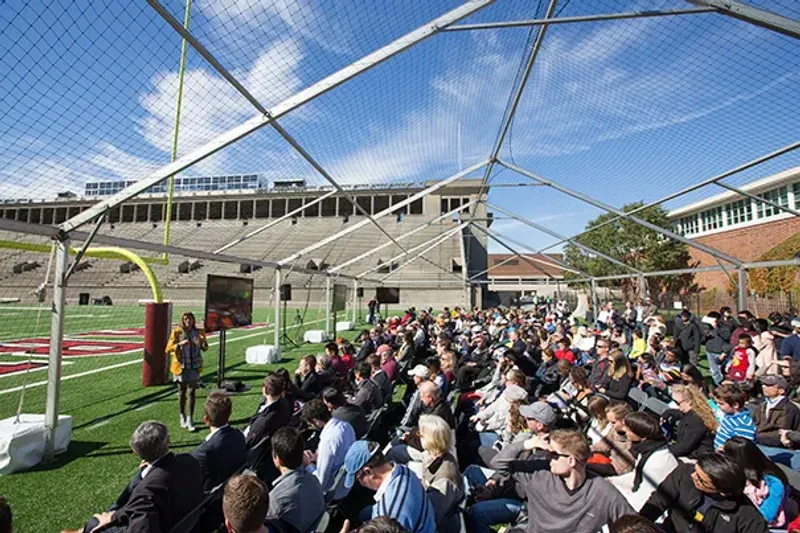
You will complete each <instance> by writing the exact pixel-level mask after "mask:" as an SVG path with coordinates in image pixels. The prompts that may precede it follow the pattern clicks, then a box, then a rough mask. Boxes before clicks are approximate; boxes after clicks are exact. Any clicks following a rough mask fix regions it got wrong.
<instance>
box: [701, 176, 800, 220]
mask: <svg viewBox="0 0 800 533" xmlns="http://www.w3.org/2000/svg"><path fill="white" fill-rule="evenodd" d="M715 185H717V186H719V187H722V188H723V189H727V190H729V191H732V192H735V193H736V194H741V195H742V196H746V197H747V198H750V199H751V200H755V201H756V202H758V203H761V204H766V205H768V206H771V207H773V208H775V209H778V210H779V211H783V212H785V213H790V214H792V215H794V216H796V217H800V211H797V210H796V209H792V208H791V207H788V206H785V205H781V204H779V203H777V202H773V201H771V200H767V199H766V198H762V197H760V196H757V195H755V194H752V193H749V192H747V191H743V190H742V189H739V188H737V187H733V186H732V185H728V184H727V183H720V182H716V183H715Z"/></svg>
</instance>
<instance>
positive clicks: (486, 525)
mask: <svg viewBox="0 0 800 533" xmlns="http://www.w3.org/2000/svg"><path fill="white" fill-rule="evenodd" d="M519 414H520V415H522V417H523V418H524V419H525V421H526V423H527V426H528V429H529V430H530V432H531V437H530V438H528V439H526V440H524V441H516V442H513V443H509V444H507V445H506V446H504V447H503V449H502V450H501V451H500V452H499V453H498V454H497V455H495V456H494V457H493V458H492V460H491V461H490V462H489V465H488V466H489V467H490V468H492V469H495V470H489V469H486V468H481V467H480V466H478V465H469V466H468V467H467V468H466V469H465V470H464V479H465V481H466V485H467V488H468V489H467V490H468V491H469V492H474V494H475V500H476V503H475V504H474V505H473V506H472V507H470V509H469V511H468V516H469V522H468V523H470V524H471V525H472V527H471V531H472V533H490V531H491V527H492V526H494V525H497V524H505V523H513V522H514V521H515V520H516V519H517V517H518V516H519V513H520V512H521V511H522V509H524V507H525V503H524V502H523V501H521V500H520V499H519V496H518V494H522V493H524V488H522V487H519V486H517V485H516V481H515V479H514V477H513V476H512V475H511V473H510V472H509V471H507V470H508V467H509V465H511V464H519V463H520V462H527V461H531V463H534V462H542V461H544V460H546V458H547V456H546V455H543V453H544V450H546V449H547V446H548V445H549V444H548V441H549V434H550V430H551V428H552V427H553V425H554V424H555V422H556V413H555V411H554V410H553V408H552V407H551V406H550V405H549V404H547V403H546V402H534V403H532V404H530V405H522V406H520V408H519ZM523 443H525V444H526V446H523ZM537 448H538V449H537ZM543 464H544V463H543Z"/></svg>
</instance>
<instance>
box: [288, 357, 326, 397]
mask: <svg viewBox="0 0 800 533" xmlns="http://www.w3.org/2000/svg"><path fill="white" fill-rule="evenodd" d="M294 385H295V388H296V389H297V392H296V393H295V397H296V398H297V399H298V400H300V401H303V402H307V401H308V400H313V399H314V398H317V397H318V396H319V393H320V392H322V383H321V382H320V379H319V375H318V374H317V358H316V357H314V356H313V355H307V356H305V357H302V358H300V364H298V365H297V370H295V373H294Z"/></svg>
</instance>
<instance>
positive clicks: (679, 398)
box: [662, 384, 717, 459]
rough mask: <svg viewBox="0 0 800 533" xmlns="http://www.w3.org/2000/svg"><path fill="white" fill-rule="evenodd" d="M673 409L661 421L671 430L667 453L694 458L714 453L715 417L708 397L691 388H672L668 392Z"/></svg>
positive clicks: (685, 386) (668, 410)
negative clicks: (675, 405)
mask: <svg viewBox="0 0 800 533" xmlns="http://www.w3.org/2000/svg"><path fill="white" fill-rule="evenodd" d="M670 393H671V394H672V400H673V401H674V402H675V404H677V406H678V408H677V409H667V410H666V411H664V413H663V415H662V420H664V421H665V422H667V424H668V425H670V426H671V427H672V431H671V435H670V436H671V437H672V438H671V439H670V444H669V451H671V452H672V454H673V455H674V456H675V457H688V458H690V459H696V458H697V457H699V456H700V455H702V454H704V453H710V452H713V451H714V433H716V431H717V418H716V417H715V416H714V411H712V410H711V406H710V405H708V398H706V397H705V395H704V394H703V393H702V392H700V389H698V388H697V387H696V386H694V385H680V384H679V385H673V386H672V388H671V389H670Z"/></svg>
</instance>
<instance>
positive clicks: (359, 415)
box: [322, 387, 369, 439]
mask: <svg viewBox="0 0 800 533" xmlns="http://www.w3.org/2000/svg"><path fill="white" fill-rule="evenodd" d="M322 401H323V402H324V403H325V406H326V407H327V408H328V410H330V412H331V416H332V417H333V418H338V419H339V420H343V421H345V422H347V423H348V424H350V425H351V426H353V430H355V432H356V438H357V439H361V438H364V436H365V435H366V434H367V431H369V422H367V415H365V414H364V410H363V409H362V408H361V407H359V406H357V405H353V404H352V403H347V398H345V396H344V393H343V392H342V391H340V390H339V389H334V388H333V387H327V388H325V389H324V390H323V391H322Z"/></svg>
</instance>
